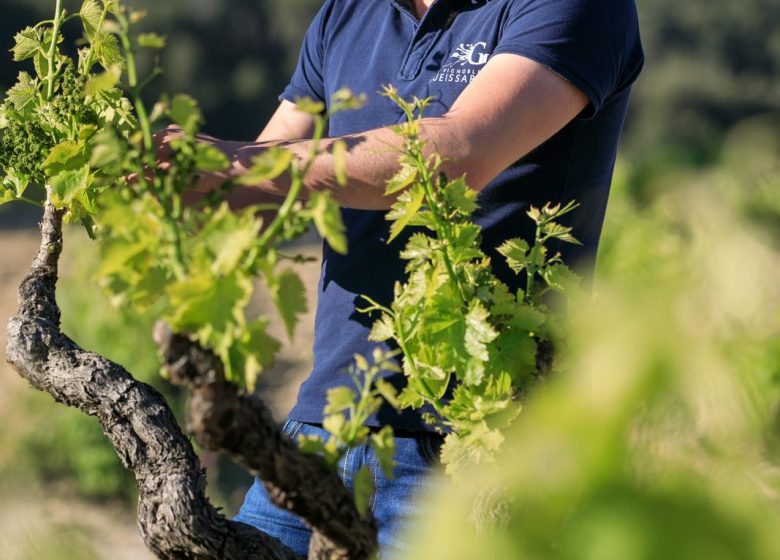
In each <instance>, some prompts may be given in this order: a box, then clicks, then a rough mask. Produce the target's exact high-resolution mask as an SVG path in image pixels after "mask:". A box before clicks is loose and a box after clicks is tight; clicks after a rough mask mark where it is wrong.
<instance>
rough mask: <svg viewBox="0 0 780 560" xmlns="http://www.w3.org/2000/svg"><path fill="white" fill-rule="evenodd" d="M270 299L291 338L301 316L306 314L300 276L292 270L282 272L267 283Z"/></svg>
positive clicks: (304, 292) (304, 295) (304, 289)
mask: <svg viewBox="0 0 780 560" xmlns="http://www.w3.org/2000/svg"><path fill="white" fill-rule="evenodd" d="M269 291H270V292H271V297H272V299H273V301H274V304H276V309H277V310H278V311H279V315H280V316H281V317H282V321H283V322H284V327H285V329H286V330H287V335H288V336H289V337H290V338H292V336H293V333H294V332H295V326H296V325H297V324H298V320H299V318H300V316H301V315H303V314H304V313H306V309H307V306H306V288H305V287H304V285H303V282H302V281H301V278H300V276H298V274H297V273H295V272H293V271H292V270H289V269H288V270H283V271H282V272H281V274H279V276H278V277H275V278H274V279H273V281H272V282H270V283H269Z"/></svg>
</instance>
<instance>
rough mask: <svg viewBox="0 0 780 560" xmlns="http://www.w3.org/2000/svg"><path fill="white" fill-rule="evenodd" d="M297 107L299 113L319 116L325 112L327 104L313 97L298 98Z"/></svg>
mask: <svg viewBox="0 0 780 560" xmlns="http://www.w3.org/2000/svg"><path fill="white" fill-rule="evenodd" d="M295 107H296V108H297V109H298V110H299V111H303V112H304V113H308V114H310V115H312V116H319V115H321V114H322V113H323V112H324V111H325V104H324V103H323V102H322V101H315V100H313V99H312V98H311V97H299V98H297V99H296V100H295Z"/></svg>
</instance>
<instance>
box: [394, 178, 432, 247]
mask: <svg viewBox="0 0 780 560" xmlns="http://www.w3.org/2000/svg"><path fill="white" fill-rule="evenodd" d="M424 200H425V191H424V190H423V189H422V187H420V186H416V187H412V188H410V189H408V190H405V191H404V192H402V193H401V194H400V195H399V196H398V199H397V200H396V201H395V202H394V203H393V205H392V207H391V208H390V212H388V213H387V216H386V219H387V220H393V224H392V225H391V226H390V237H389V238H388V240H387V241H388V243H389V242H390V241H392V240H393V239H395V238H396V237H398V236H399V235H400V234H401V232H402V231H403V230H404V229H405V228H406V226H407V225H409V222H410V221H411V220H412V218H414V216H415V215H416V214H417V211H418V210H419V209H420V208H421V207H422V205H423V201H424Z"/></svg>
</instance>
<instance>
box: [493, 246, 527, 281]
mask: <svg viewBox="0 0 780 560" xmlns="http://www.w3.org/2000/svg"><path fill="white" fill-rule="evenodd" d="M528 249H530V247H529V246H528V242H527V241H525V240H524V239H520V238H516V239H510V240H508V241H505V242H504V243H503V244H502V245H501V246H500V247H499V248H498V252H499V253H501V254H502V255H504V257H506V262H507V264H508V265H509V268H511V269H512V270H513V271H515V273H517V274H519V273H520V272H522V271H523V270H524V269H525V267H526V266H528Z"/></svg>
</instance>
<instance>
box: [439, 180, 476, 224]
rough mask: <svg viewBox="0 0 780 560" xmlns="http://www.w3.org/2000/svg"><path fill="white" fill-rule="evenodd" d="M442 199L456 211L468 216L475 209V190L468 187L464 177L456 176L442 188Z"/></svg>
mask: <svg viewBox="0 0 780 560" xmlns="http://www.w3.org/2000/svg"><path fill="white" fill-rule="evenodd" d="M443 193H444V199H445V200H446V201H447V203H448V204H449V205H450V206H452V207H453V208H454V209H455V210H456V211H458V212H460V213H461V214H463V215H466V216H470V215H471V214H472V213H473V212H474V210H476V209H477V191H475V190H474V189H472V188H470V187H469V186H468V185H467V184H466V181H465V178H464V177H458V178H457V179H455V180H454V181H452V182H450V183H448V184H447V186H446V187H444V189H443Z"/></svg>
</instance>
